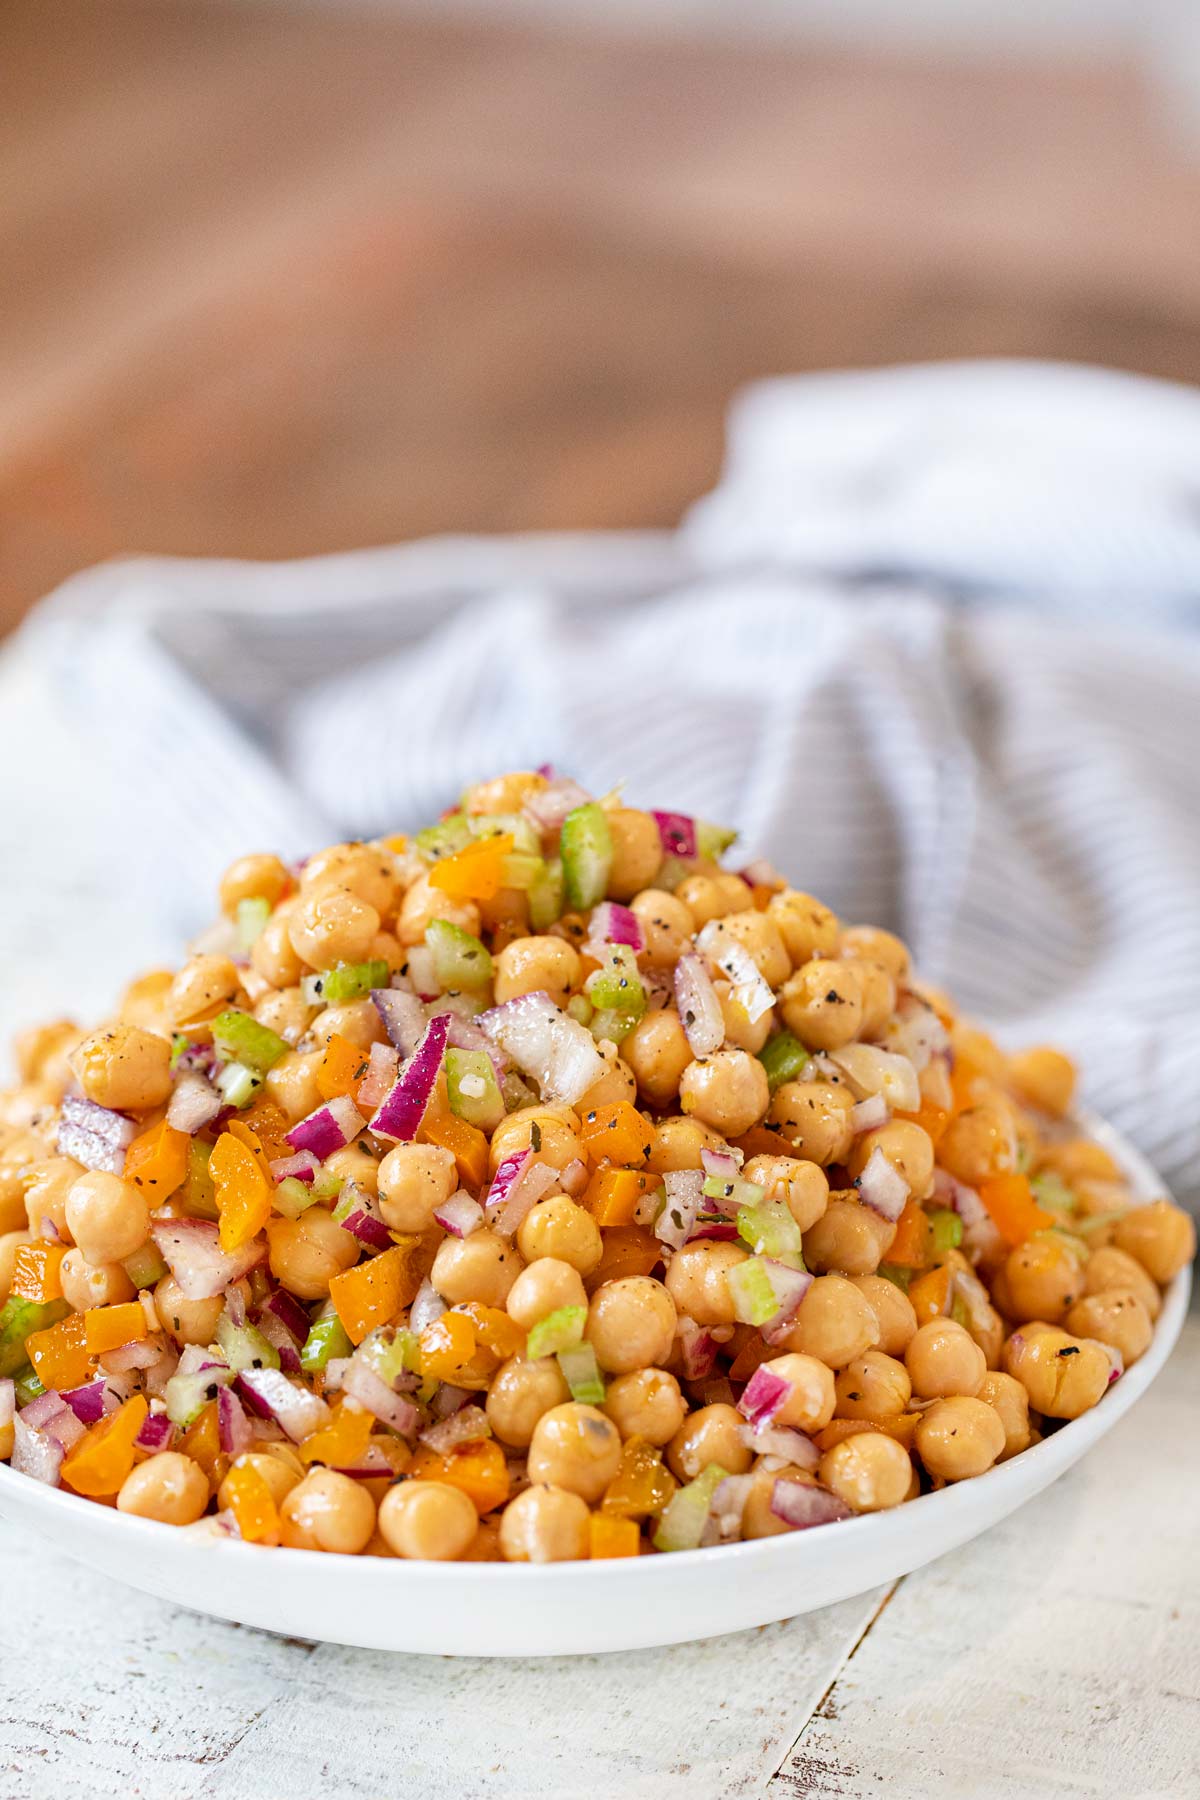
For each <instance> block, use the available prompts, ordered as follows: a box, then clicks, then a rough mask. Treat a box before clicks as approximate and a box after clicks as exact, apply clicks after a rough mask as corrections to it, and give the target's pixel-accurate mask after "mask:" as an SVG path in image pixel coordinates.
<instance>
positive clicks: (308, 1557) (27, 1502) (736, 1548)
mask: <svg viewBox="0 0 1200 1800" xmlns="http://www.w3.org/2000/svg"><path fill="white" fill-rule="evenodd" d="M1074 1118H1075V1121H1076V1122H1077V1123H1078V1124H1079V1125H1080V1126H1081V1127H1083V1128H1084V1129H1086V1130H1087V1131H1088V1133H1089V1134H1090V1135H1091V1136H1092V1137H1094V1138H1095V1139H1096V1140H1097V1141H1098V1142H1100V1143H1102V1144H1103V1145H1104V1146H1105V1147H1106V1148H1107V1149H1109V1150H1110V1151H1111V1152H1112V1154H1113V1155H1114V1156H1115V1157H1116V1159H1117V1160H1118V1161H1119V1162H1120V1163H1122V1164H1123V1165H1124V1167H1125V1169H1126V1171H1127V1173H1128V1174H1129V1175H1130V1177H1131V1179H1132V1181H1133V1184H1134V1188H1135V1191H1136V1192H1140V1193H1142V1194H1143V1195H1144V1197H1145V1198H1147V1199H1150V1198H1156V1197H1161V1196H1164V1195H1166V1194H1167V1193H1168V1192H1169V1190H1168V1189H1167V1187H1166V1184H1165V1182H1163V1181H1162V1180H1161V1178H1160V1177H1159V1176H1158V1175H1157V1173H1156V1172H1155V1170H1154V1168H1153V1166H1152V1165H1151V1164H1150V1163H1149V1162H1148V1161H1147V1160H1146V1158H1145V1157H1144V1156H1142V1154H1141V1153H1140V1151H1138V1150H1136V1149H1135V1148H1134V1147H1133V1145H1132V1144H1130V1143H1129V1141H1128V1140H1127V1139H1126V1138H1125V1137H1124V1136H1123V1135H1122V1134H1121V1133H1119V1132H1118V1131H1117V1130H1116V1129H1115V1128H1114V1127H1113V1126H1111V1125H1109V1124H1108V1123H1107V1122H1106V1121H1103V1120H1100V1119H1098V1118H1096V1117H1095V1116H1094V1115H1091V1114H1088V1113H1085V1112H1082V1111H1079V1112H1077V1113H1076V1114H1075V1115H1074ZM1191 1290H1192V1265H1191V1264H1188V1265H1187V1266H1186V1267H1185V1268H1183V1269H1181V1270H1180V1271H1179V1273H1178V1274H1177V1275H1176V1276H1175V1277H1174V1279H1173V1280H1172V1281H1171V1283H1170V1285H1169V1286H1168V1287H1167V1289H1166V1290H1165V1294H1164V1298H1163V1305H1162V1310H1161V1312H1160V1313H1159V1316H1158V1318H1157V1320H1156V1321H1155V1325H1154V1338H1153V1341H1152V1343H1151V1345H1150V1348H1149V1349H1148V1350H1147V1351H1146V1353H1145V1355H1144V1356H1142V1357H1140V1358H1139V1360H1138V1361H1137V1362H1136V1363H1135V1364H1134V1365H1133V1367H1132V1368H1131V1369H1130V1370H1128V1371H1127V1373H1125V1374H1124V1375H1122V1376H1121V1378H1120V1380H1119V1381H1115V1382H1114V1383H1113V1384H1112V1386H1111V1387H1110V1389H1109V1391H1108V1392H1107V1393H1106V1394H1105V1395H1104V1396H1103V1397H1102V1399H1100V1400H1099V1401H1098V1402H1097V1403H1096V1405H1095V1406H1094V1407H1092V1408H1091V1409H1090V1411H1088V1412H1086V1413H1083V1414H1081V1415H1080V1417H1079V1418H1077V1419H1070V1420H1068V1421H1067V1422H1066V1423H1065V1424H1063V1425H1061V1426H1059V1428H1058V1429H1057V1430H1056V1431H1054V1432H1053V1433H1052V1434H1051V1435H1050V1436H1049V1437H1047V1438H1044V1439H1043V1440H1042V1441H1041V1443H1039V1444H1034V1445H1032V1446H1031V1447H1030V1448H1029V1449H1027V1450H1022V1451H1021V1452H1020V1453H1019V1454H1018V1455H1016V1456H1014V1457H1012V1458H1010V1459H1009V1460H1008V1461H1007V1462H1004V1463H999V1464H997V1465H996V1466H995V1467H994V1468H992V1469H989V1470H988V1472H987V1474H986V1475H979V1476H975V1477H973V1478H972V1479H971V1480H969V1481H961V1482H952V1483H950V1484H949V1485H948V1486H947V1487H944V1488H941V1489H940V1490H938V1491H937V1492H936V1493H930V1494H921V1495H919V1496H918V1498H917V1499H915V1500H908V1501H905V1502H904V1503H903V1504H902V1505H900V1506H897V1507H893V1508H890V1509H889V1510H888V1511H886V1512H877V1513H862V1514H860V1515H859V1516H857V1517H856V1518H850V1519H842V1520H838V1521H836V1529H837V1542H838V1544H840V1545H844V1546H846V1548H847V1549H849V1548H850V1547H851V1546H852V1545H853V1544H854V1543H860V1544H861V1543H867V1542H875V1543H878V1544H881V1545H886V1543H887V1542H888V1541H890V1540H893V1539H895V1538H897V1537H903V1536H904V1535H905V1534H906V1533H907V1532H908V1531H909V1530H910V1529H912V1527H913V1526H914V1524H915V1523H916V1520H915V1518H914V1509H915V1508H920V1509H921V1512H920V1520H921V1523H922V1524H923V1525H925V1526H929V1527H933V1526H934V1525H935V1514H936V1519H939V1520H941V1521H943V1522H944V1529H943V1531H942V1533H941V1535H943V1536H944V1537H945V1538H947V1539H948V1540H951V1539H953V1532H954V1526H955V1523H956V1521H959V1520H966V1519H969V1518H970V1516H971V1515H972V1514H973V1513H974V1512H975V1511H976V1510H977V1508H978V1506H979V1503H980V1499H981V1497H982V1496H983V1495H984V1494H985V1493H986V1494H987V1495H988V1496H989V1497H990V1498H991V1499H992V1500H995V1501H998V1502H999V1503H1000V1505H999V1515H1000V1516H1002V1515H1003V1513H1004V1512H1005V1511H1006V1510H1012V1509H1006V1508H1005V1506H1004V1498H1005V1497H1006V1496H1007V1495H1009V1494H1010V1493H1012V1492H1014V1491H1019V1490H1023V1489H1026V1488H1028V1489H1030V1490H1031V1493H1034V1492H1040V1491H1041V1490H1042V1489H1043V1488H1044V1487H1046V1486H1048V1485H1049V1483H1050V1482H1051V1481H1053V1480H1054V1479H1055V1477H1056V1476H1057V1475H1060V1474H1064V1473H1065V1472H1066V1470H1067V1469H1068V1468H1070V1467H1071V1465H1072V1463H1074V1462H1075V1461H1076V1459H1077V1456H1079V1455H1082V1454H1083V1453H1084V1452H1085V1451H1086V1450H1087V1449H1088V1448H1090V1447H1091V1445H1092V1444H1094V1443H1096V1442H1098V1441H1099V1439H1100V1438H1101V1437H1104V1436H1105V1435H1106V1434H1107V1433H1108V1432H1109V1431H1110V1430H1111V1429H1112V1427H1113V1426H1114V1425H1115V1424H1116V1423H1117V1421H1118V1420H1119V1419H1121V1418H1123V1417H1124V1415H1125V1414H1126V1413H1127V1412H1128V1411H1129V1410H1130V1408H1131V1407H1133V1406H1134V1405H1135V1404H1136V1403H1137V1401H1138V1400H1139V1399H1140V1398H1141V1396H1142V1395H1143V1394H1144V1393H1145V1391H1146V1389H1147V1388H1148V1387H1149V1386H1150V1383H1151V1382H1152V1381H1153V1380H1154V1378H1155V1376H1156V1375H1158V1374H1159V1372H1160V1371H1161V1369H1162V1368H1163V1367H1164V1365H1165V1363H1166V1362H1167V1359H1168V1357H1169V1356H1170V1354H1171V1352H1172V1350H1173V1349H1174V1348H1175V1345H1176V1343H1177V1341H1178V1339H1179V1334H1180V1332H1181V1331H1182V1329H1183V1323H1184V1320H1185V1319H1186V1317H1187V1312H1188V1301H1189V1297H1190V1295H1191ZM1031 1477H1032V1479H1031ZM1038 1477H1044V1478H1045V1479H1044V1480H1039V1479H1038ZM18 1487H19V1497H17V1496H16V1495H15V1493H14V1497H17V1503H18V1504H19V1505H21V1506H22V1507H23V1508H26V1507H32V1508H33V1509H34V1510H37V1509H38V1508H40V1507H45V1508H46V1509H48V1510H49V1511H50V1512H55V1511H59V1512H63V1511H65V1516H66V1517H67V1518H68V1519H78V1520H79V1521H80V1523H82V1522H83V1520H84V1519H86V1520H87V1522H88V1527H89V1529H90V1530H92V1531H99V1532H106V1533H108V1534H110V1535H115V1536H117V1537H119V1538H122V1539H124V1540H125V1542H126V1544H129V1543H131V1542H132V1541H134V1540H136V1537H137V1535H138V1534H141V1535H142V1537H143V1539H144V1542H145V1545H146V1550H147V1552H148V1553H152V1552H153V1550H154V1548H155V1547H160V1548H165V1547H166V1546H167V1545H168V1544H170V1545H171V1546H172V1550H173V1551H175V1552H180V1553H183V1554H186V1553H187V1552H188V1551H189V1550H190V1551H193V1552H195V1553H197V1554H199V1555H212V1554H214V1553H216V1554H219V1555H221V1556H223V1557H225V1558H226V1559H227V1560H228V1559H229V1558H230V1557H233V1558H235V1559H237V1558H241V1559H244V1558H246V1557H253V1558H256V1559H258V1558H261V1557H262V1556H263V1555H264V1554H268V1555H270V1556H271V1557H272V1558H280V1557H282V1558H283V1559H284V1560H283V1561H282V1562H280V1563H279V1564H278V1568H279V1575H280V1578H281V1579H287V1578H288V1577H289V1575H296V1576H299V1575H300V1574H301V1572H302V1571H305V1570H313V1571H314V1572H315V1569H317V1568H323V1569H324V1570H325V1571H326V1572H327V1573H329V1572H331V1571H336V1573H337V1577H338V1579H339V1580H350V1581H357V1582H359V1583H361V1582H363V1581H368V1580H369V1581H370V1582H372V1583H375V1582H377V1581H379V1580H380V1579H382V1580H385V1581H387V1580H395V1581H396V1582H397V1583H399V1584H400V1586H399V1591H402V1590H403V1585H404V1584H406V1583H409V1582H418V1583H429V1582H434V1583H437V1584H443V1585H444V1584H445V1583H447V1582H450V1583H453V1584H455V1585H462V1584H463V1583H467V1584H469V1585H474V1584H475V1583H477V1582H480V1581H485V1582H493V1583H495V1582H514V1581H520V1582H524V1583H531V1582H532V1583H535V1584H538V1585H544V1584H545V1583H546V1582H554V1581H559V1582H562V1581H563V1580H564V1579H567V1578H568V1577H569V1578H570V1579H571V1580H572V1581H580V1580H582V1581H585V1582H589V1581H590V1582H592V1583H593V1584H594V1583H596V1582H599V1581H601V1580H603V1579H606V1578H607V1579H609V1580H611V1579H612V1578H613V1576H614V1574H615V1573H616V1572H617V1571H618V1570H621V1569H622V1568H623V1569H624V1570H626V1571H628V1570H629V1569H631V1568H632V1567H633V1566H635V1565H636V1567H637V1570H638V1585H639V1586H641V1585H642V1584H643V1583H644V1582H655V1581H658V1582H662V1581H674V1579H675V1573H674V1572H677V1571H682V1572H684V1573H685V1574H686V1573H687V1572H688V1571H696V1570H699V1569H707V1570H709V1571H710V1572H713V1573H715V1572H717V1571H719V1570H721V1569H724V1570H726V1571H727V1572H728V1573H730V1574H736V1572H737V1571H738V1570H739V1569H745V1568H747V1567H748V1566H749V1565H750V1564H751V1563H760V1562H763V1561H765V1560H769V1559H772V1558H775V1559H782V1558H784V1557H788V1556H791V1557H795V1556H796V1555H797V1552H798V1551H800V1552H801V1553H802V1552H803V1549H804V1547H805V1546H811V1545H813V1544H818V1545H819V1544H822V1543H826V1542H828V1540H827V1539H826V1538H825V1537H824V1536H823V1528H822V1527H821V1526H815V1527H811V1528H809V1529H808V1530H804V1531H788V1532H780V1533H778V1534H776V1535H774V1536H772V1537H766V1538H757V1539H751V1540H748V1541H744V1542H740V1543H734V1544H720V1545H709V1546H706V1547H704V1548H702V1549H696V1550H680V1551H674V1552H672V1553H670V1554H669V1555H659V1556H638V1557H629V1558H625V1559H619V1560H616V1561H614V1560H613V1559H611V1558H605V1559H601V1560H600V1561H597V1562H592V1561H591V1560H590V1559H587V1558H583V1559H580V1560H576V1561H570V1562H556V1563H507V1562H423V1561H418V1560H416V1559H408V1558H404V1557H385V1556H365V1555H361V1556H345V1555H337V1554H333V1555H331V1554H330V1553H328V1552H325V1551H319V1550H293V1549H288V1548H285V1547H283V1546H281V1545H280V1546H268V1545H261V1544H244V1543H241V1542H239V1541H238V1540H237V1539H234V1538H217V1537H191V1536H189V1535H188V1531H187V1530H181V1528H180V1527H179V1526H176V1525H165V1524H162V1523H160V1522H159V1521H158V1520H155V1519H141V1518H137V1517H135V1516H133V1515H131V1514H129V1513H121V1512H118V1511H117V1509H116V1507H115V1506H111V1507H110V1506H98V1505H97V1504H96V1502H95V1501H94V1500H88V1499H86V1498H85V1497H84V1496H83V1495H80V1494H72V1493H70V1492H68V1491H67V1490H66V1489H65V1488H52V1487H48V1486H46V1485H45V1483H43V1482H37V1481H34V1480H32V1479H31V1477H29V1476H27V1475H22V1474H20V1473H18V1472H17V1471H15V1470H13V1469H12V1468H11V1467H10V1466H9V1465H8V1463H0V1501H2V1500H3V1498H4V1496H5V1493H6V1490H14V1491H15V1490H16V1489H18ZM1019 1504H1020V1501H1019V1500H1017V1501H1015V1502H1014V1505H1019ZM714 1551H718V1552H719V1553H720V1554H719V1556H714V1554H713V1553H714ZM248 1566H249V1565H248ZM254 1566H255V1567H256V1568H259V1569H260V1570H261V1566H262V1565H261V1562H256V1563H255V1565H254ZM271 1566H275V1565H274V1564H272V1565H271ZM389 1566H391V1568H392V1571H393V1573H392V1574H390V1575H389V1574H386V1573H383V1571H384V1570H385V1569H386V1568H388V1567H389ZM356 1570H357V1571H359V1573H357V1574H355V1573H354V1571H356ZM398 1570H402V1571H403V1573H402V1574H398V1573H396V1571H398Z"/></svg>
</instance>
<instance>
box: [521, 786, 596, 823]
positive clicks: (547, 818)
mask: <svg viewBox="0 0 1200 1800" xmlns="http://www.w3.org/2000/svg"><path fill="white" fill-rule="evenodd" d="M591 798H592V796H591V795H590V794H589V793H588V791H587V789H586V788H582V787H580V785H579V783H578V782H577V781H572V780H571V779H570V777H569V776H566V775H560V776H559V777H557V779H555V780H553V781H550V782H548V783H547V784H546V786H545V787H544V788H539V789H538V791H537V792H536V793H534V794H527V795H526V796H525V800H524V802H523V804H522V809H521V810H522V811H523V812H524V814H525V816H526V818H527V819H529V820H530V822H531V823H532V824H533V825H535V826H536V827H537V829H538V831H539V832H540V833H541V835H542V836H543V837H555V836H556V835H557V834H558V832H560V831H561V830H562V822H563V820H564V819H565V818H566V816H567V814H568V813H569V812H574V811H575V808H576V807H577V806H587V805H588V803H589V801H590V800H591Z"/></svg>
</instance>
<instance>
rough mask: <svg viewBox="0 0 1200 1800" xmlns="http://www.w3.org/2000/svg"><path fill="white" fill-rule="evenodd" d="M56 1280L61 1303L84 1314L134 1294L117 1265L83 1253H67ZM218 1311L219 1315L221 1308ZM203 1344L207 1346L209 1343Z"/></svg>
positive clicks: (123, 1272)
mask: <svg viewBox="0 0 1200 1800" xmlns="http://www.w3.org/2000/svg"><path fill="white" fill-rule="evenodd" d="M59 1280H60V1282H61V1283H62V1291H63V1299H64V1300H65V1301H66V1302H67V1305H68V1306H73V1307H74V1309H75V1311H76V1312H86V1311H87V1309H88V1307H89V1306H117V1305H119V1304H120V1303H121V1302H122V1301H124V1300H132V1299H133V1296H134V1293H135V1291H136V1290H135V1289H134V1285H133V1283H132V1281H130V1279H129V1277H128V1275H127V1274H126V1273H125V1271H124V1269H123V1268H122V1267H121V1265H120V1263H119V1262H102V1263H94V1264H93V1263H89V1262H88V1261H87V1259H86V1257H85V1256H84V1254H83V1251H82V1250H68V1251H67V1254H66V1255H65V1256H64V1257H63V1259H62V1264H61V1267H60V1269H59ZM223 1304H224V1300H223V1299H222V1305H223ZM217 1310H218V1313H219V1312H220V1308H219V1307H218V1309H217ZM215 1329H216V1327H215V1325H214V1330H215ZM204 1341H205V1343H206V1344H207V1343H209V1342H210V1339H209V1338H205V1340H204Z"/></svg>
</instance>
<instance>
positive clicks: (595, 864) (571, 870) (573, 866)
mask: <svg viewBox="0 0 1200 1800" xmlns="http://www.w3.org/2000/svg"><path fill="white" fill-rule="evenodd" d="M559 848H560V850H561V853H562V865H563V884H564V889H565V893H566V900H567V905H568V906H569V907H571V908H572V910H573V911H575V912H587V911H588V909H589V908H590V907H593V906H597V905H598V904H599V903H600V901H601V900H603V898H604V890H605V888H606V887H607V886H608V876H609V871H610V870H611V868H612V861H613V841H612V832H611V831H610V830H609V825H608V816H607V814H606V813H605V811H604V808H603V807H601V806H597V804H596V802H595V801H594V800H589V801H588V803H587V805H586V806H577V807H576V808H575V810H574V812H569V813H568V814H567V816H566V818H565V819H564V820H563V827H562V838H561V840H560V843H559Z"/></svg>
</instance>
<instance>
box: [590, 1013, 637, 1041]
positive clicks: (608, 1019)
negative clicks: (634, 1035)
mask: <svg viewBox="0 0 1200 1800" xmlns="http://www.w3.org/2000/svg"><path fill="white" fill-rule="evenodd" d="M636 1024H637V1020H636V1019H634V1018H631V1017H630V1015H629V1014H628V1013H623V1012H614V1011H613V1009H612V1008H611V1007H605V1009H604V1010H603V1012H598V1013H593V1014H592V1017H591V1019H590V1020H589V1021H588V1030H589V1031H590V1032H591V1034H592V1036H593V1037H594V1038H595V1039H596V1041H597V1043H599V1041H600V1039H601V1038H607V1039H608V1040H609V1042H610V1043H613V1044H619V1043H620V1042H621V1040H622V1039H623V1038H626V1037H628V1036H629V1033H630V1032H631V1031H632V1030H633V1028H634V1026H635V1025H636Z"/></svg>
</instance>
